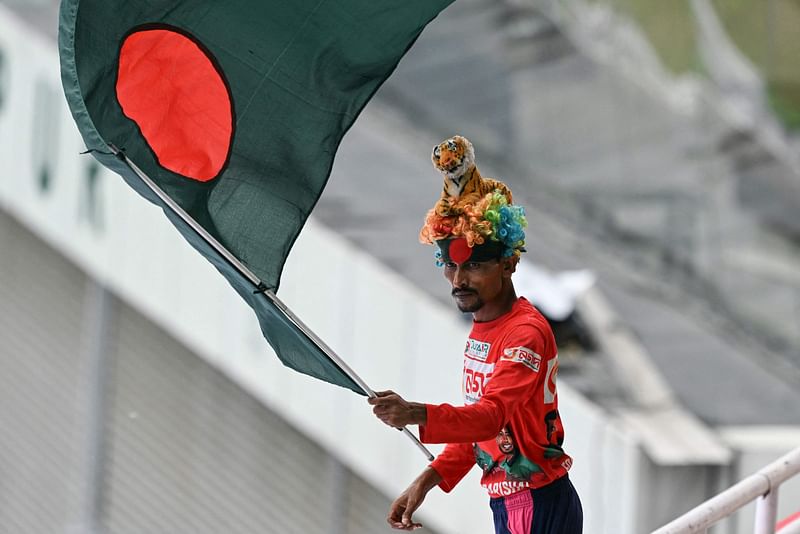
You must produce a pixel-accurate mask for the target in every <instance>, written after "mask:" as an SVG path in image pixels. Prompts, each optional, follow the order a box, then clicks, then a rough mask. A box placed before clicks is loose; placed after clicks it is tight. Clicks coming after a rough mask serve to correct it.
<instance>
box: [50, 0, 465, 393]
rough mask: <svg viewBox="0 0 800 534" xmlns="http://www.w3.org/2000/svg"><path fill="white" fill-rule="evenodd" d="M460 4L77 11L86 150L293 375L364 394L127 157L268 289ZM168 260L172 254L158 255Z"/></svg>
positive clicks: (71, 70) (220, 4) (210, 5)
mask: <svg viewBox="0 0 800 534" xmlns="http://www.w3.org/2000/svg"><path fill="white" fill-rule="evenodd" d="M451 2H452V0H282V1H275V0H226V1H220V0H185V1H182V0H175V1H155V0H130V1H121V0H119V1H116V0H63V1H62V3H61V15H60V27H59V51H60V56H61V70H62V80H63V85H64V91H65V94H66V97H67V101H68V103H69V107H70V109H71V111H72V114H73V116H74V118H75V121H76V123H77V125H78V128H79V130H80V132H81V134H82V135H83V138H84V141H85V143H86V146H87V148H88V149H89V150H91V151H92V154H93V155H94V156H95V157H96V158H97V159H98V160H99V161H100V162H101V163H103V164H104V165H106V166H107V167H109V168H110V169H112V170H113V171H115V172H117V173H119V174H120V175H121V176H122V177H123V178H124V179H125V180H126V182H127V183H128V184H129V185H130V186H131V187H132V188H134V189H135V190H136V191H137V192H139V193H140V194H141V195H142V196H144V197H145V198H147V199H148V200H150V201H151V202H154V203H155V204H157V205H159V206H161V207H162V208H163V209H164V211H165V213H166V215H167V217H169V218H170V220H171V221H172V222H173V223H174V224H175V226H176V227H177V229H178V230H179V231H180V232H181V233H182V234H183V236H184V237H185V238H186V239H187V240H188V241H189V242H190V243H191V244H192V245H193V246H194V247H195V248H196V249H197V250H198V251H199V252H200V253H201V254H203V255H204V256H205V257H206V258H207V259H208V260H209V261H211V262H212V263H213V264H214V265H215V267H216V268H217V269H218V270H219V271H220V273H222V274H223V275H224V276H225V277H226V278H227V279H228V281H229V282H230V283H231V285H232V286H233V287H234V288H235V289H236V291H237V292H238V293H239V294H240V295H241V296H242V297H243V298H244V299H245V300H246V301H247V302H248V303H249V304H250V306H252V307H253V309H254V310H255V312H256V314H257V315H258V318H259V321H260V324H261V328H262V331H263V333H264V335H265V337H266V338H267V340H268V341H269V342H270V344H271V345H272V346H273V348H274V349H275V351H276V352H277V354H278V356H279V357H280V358H281V360H282V361H283V363H284V364H286V365H288V366H289V367H292V368H293V369H296V370H297V371H300V372H302V373H306V374H309V375H311V376H314V377H317V378H320V379H322V380H326V381H328V382H331V383H333V384H337V385H340V386H343V387H347V388H350V389H352V390H353V391H356V392H359V393H364V391H363V390H362V388H361V387H359V386H358V385H356V384H355V383H354V382H353V381H352V380H351V379H350V378H349V377H348V376H347V375H345V374H344V373H343V372H342V371H341V369H339V367H338V366H337V365H336V364H335V363H334V362H333V361H331V360H330V359H329V358H328V357H327V356H326V355H325V354H324V353H323V352H321V351H320V350H319V349H318V348H317V347H316V345H315V344H313V343H312V342H311V341H310V340H309V339H308V337H307V336H306V335H304V334H303V333H302V332H300V331H299V330H298V329H297V328H296V327H295V325H293V324H292V323H291V322H290V321H289V320H288V319H287V318H286V316H285V315H284V314H283V313H282V312H281V311H280V310H279V309H277V308H276V307H275V306H274V304H272V303H271V302H270V301H269V300H268V299H267V298H265V297H264V295H263V294H258V293H254V289H255V287H254V285H253V283H252V282H251V281H249V280H248V279H247V278H246V277H244V276H243V275H242V273H241V272H239V271H238V270H237V269H236V268H235V266H234V265H233V264H232V263H231V262H229V261H227V260H226V259H224V258H223V257H222V256H221V255H219V254H218V253H217V252H216V251H215V250H214V249H213V248H212V247H210V246H209V244H208V243H207V242H206V241H205V240H204V239H203V238H202V237H201V236H200V235H199V234H198V233H197V232H196V231H194V230H193V229H192V228H191V227H190V226H188V225H187V224H186V223H185V222H184V221H183V220H181V218H180V217H178V215H177V214H176V213H175V212H174V211H173V210H171V209H170V208H169V207H168V206H167V205H166V204H165V203H164V202H162V200H161V199H159V198H158V197H157V196H156V195H154V194H153V192H152V191H151V190H150V189H149V188H148V187H147V186H146V185H145V184H144V183H143V182H142V180H141V179H139V178H138V177H137V176H136V175H135V174H134V173H133V172H132V170H131V168H130V167H129V166H128V165H127V164H126V163H125V161H123V160H122V159H120V158H117V157H116V156H114V155H113V154H112V153H111V150H110V146H109V145H114V146H115V147H119V149H120V150H122V151H123V152H124V154H125V155H126V157H127V158H129V159H130V161H132V162H133V163H135V164H136V165H137V166H138V167H139V168H141V169H142V170H143V172H144V173H145V174H146V175H147V176H148V177H150V178H151V179H152V181H153V182H155V184H157V186H158V187H159V188H160V189H161V190H163V191H164V192H165V193H166V194H167V195H168V196H169V197H170V198H171V199H172V200H174V201H175V202H176V203H177V204H178V205H179V206H180V207H181V208H182V209H183V210H185V212H186V213H188V215H189V216H190V217H191V218H192V219H193V220H194V221H196V222H197V223H199V225H200V226H202V228H204V229H205V230H206V231H207V232H208V233H209V234H210V235H211V236H213V237H214V238H215V239H216V240H218V241H219V243H221V244H222V245H223V246H224V247H225V248H226V249H227V250H229V251H230V252H231V253H232V255H233V256H234V257H235V258H236V259H238V260H239V261H240V262H241V263H242V264H244V265H245V266H246V267H247V268H248V269H249V270H250V271H251V272H252V273H254V274H255V275H256V276H257V277H258V279H259V280H260V281H261V282H262V283H263V286H264V287H266V288H269V289H272V290H275V291H277V289H278V286H279V283H280V277H281V271H282V269H283V265H284V262H285V260H286V256H287V255H288V253H289V250H290V248H291V247H292V244H293V243H294V241H295V239H296V238H297V235H298V234H299V232H300V230H301V228H302V227H303V224H304V223H305V221H306V219H307V217H308V216H309V213H310V212H311V210H312V209H313V207H314V205H315V204H316V202H317V200H318V199H319V196H320V195H321V193H322V190H323V188H324V187H325V183H326V181H327V180H328V176H329V174H330V170H331V167H332V165H333V158H334V155H335V154H336V150H337V148H338V146H339V143H340V141H341V139H342V136H343V135H344V134H345V132H346V131H347V130H348V128H349V127H350V126H351V125H352V124H353V122H354V121H355V119H356V117H357V116H358V114H359V113H360V111H361V110H362V109H363V107H364V106H365V105H366V103H367V102H368V101H369V99H370V98H371V97H372V95H373V94H374V93H375V91H376V90H377V89H378V87H379V86H380V85H381V83H383V81H385V79H386V78H387V77H388V76H389V75H390V74H391V73H392V71H393V70H394V68H395V67H396V65H397V63H398V61H399V60H400V58H401V57H402V56H403V54H404V53H405V52H406V51H407V50H408V48H409V47H410V46H411V45H412V43H413V42H414V41H415V39H416V38H417V37H418V35H419V34H420V32H421V31H422V29H423V28H424V27H425V25H426V24H427V23H428V22H430V21H431V20H432V19H433V18H434V17H435V16H436V15H437V14H438V13H439V11H441V10H442V9H443V8H445V7H446V6H447V5H448V4H450V3H451ZM154 261H158V258H154Z"/></svg>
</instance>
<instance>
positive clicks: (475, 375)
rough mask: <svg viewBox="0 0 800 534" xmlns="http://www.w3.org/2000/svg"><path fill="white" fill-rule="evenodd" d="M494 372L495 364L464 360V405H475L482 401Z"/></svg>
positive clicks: (462, 385)
mask: <svg viewBox="0 0 800 534" xmlns="http://www.w3.org/2000/svg"><path fill="white" fill-rule="evenodd" d="M493 372H494V364H493V363H483V362H477V361H475V360H473V359H471V358H468V357H467V358H464V381H463V383H462V384H461V393H462V394H463V395H464V404H466V405H470V404H475V403H476V402H478V401H479V400H480V399H481V397H482V396H483V390H484V389H485V388H486V385H487V384H488V383H489V379H490V378H492V373H493Z"/></svg>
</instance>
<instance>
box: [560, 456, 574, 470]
mask: <svg viewBox="0 0 800 534" xmlns="http://www.w3.org/2000/svg"><path fill="white" fill-rule="evenodd" d="M561 467H563V468H564V469H566V470H567V471H569V468H570V467H572V458H567V459H566V460H564V461H563V462H561Z"/></svg>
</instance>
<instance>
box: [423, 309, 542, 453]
mask: <svg viewBox="0 0 800 534" xmlns="http://www.w3.org/2000/svg"><path fill="white" fill-rule="evenodd" d="M544 345H545V342H544V337H543V336H542V334H541V333H540V332H539V330H538V329H537V328H535V327H533V326H532V325H525V326H524V327H519V328H516V329H515V330H514V331H513V332H512V333H511V334H510V335H509V336H508V338H507V339H506V340H505V342H504V343H503V347H504V348H507V349H513V348H515V347H524V348H525V349H528V351H530V352H532V353H533V354H534V355H535V356H536V357H538V363H536V364H534V362H529V363H527V364H526V363H523V362H522V361H519V360H518V359H513V360H506V359H502V357H501V359H499V360H498V362H497V365H496V366H495V370H494V373H493V374H492V378H491V380H489V383H488V385H487V386H486V390H485V391H484V392H483V396H482V397H481V399H480V400H479V401H478V402H476V403H475V404H472V405H470V406H459V407H455V406H451V405H449V404H439V405H430V404H429V405H427V413H428V418H427V423H426V424H425V425H423V426H420V428H419V431H420V440H421V441H422V442H423V443H474V442H480V441H486V440H489V439H493V438H494V437H496V436H497V434H498V432H500V430H501V429H502V428H503V426H504V425H505V424H506V423H508V421H509V419H510V418H511V414H513V413H514V411H515V410H516V408H517V406H519V404H520V403H521V402H523V401H525V400H527V399H528V398H530V396H531V395H532V394H533V393H534V392H535V391H536V383H537V381H538V380H540V375H541V376H543V375H544V373H542V372H541V369H539V368H540V367H541V365H542V364H543V363H544V358H543V357H542V356H541V355H542V353H543V352H544V348H545V347H544ZM534 366H535V367H536V368H537V369H538V370H534Z"/></svg>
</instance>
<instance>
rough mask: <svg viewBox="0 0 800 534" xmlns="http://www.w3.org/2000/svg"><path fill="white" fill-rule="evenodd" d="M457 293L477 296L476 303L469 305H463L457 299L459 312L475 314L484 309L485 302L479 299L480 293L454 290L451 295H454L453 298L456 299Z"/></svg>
mask: <svg viewBox="0 0 800 534" xmlns="http://www.w3.org/2000/svg"><path fill="white" fill-rule="evenodd" d="M456 293H467V294H470V295H475V301H474V302H472V303H469V304H468V303H462V302H460V301H459V300H458V299H455V300H456V306H457V307H458V311H460V312H462V313H474V312H476V311H478V310H480V309H481V308H483V305H484V304H485V303H484V302H483V300H482V299H481V298H479V297H478V293H477V292H475V291H472V290H466V291H465V290H459V289H454V290H453V291H452V292H451V295H453V297H455V296H456Z"/></svg>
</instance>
